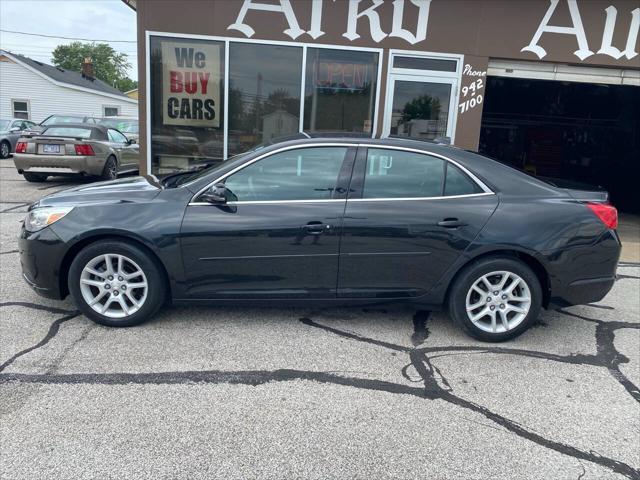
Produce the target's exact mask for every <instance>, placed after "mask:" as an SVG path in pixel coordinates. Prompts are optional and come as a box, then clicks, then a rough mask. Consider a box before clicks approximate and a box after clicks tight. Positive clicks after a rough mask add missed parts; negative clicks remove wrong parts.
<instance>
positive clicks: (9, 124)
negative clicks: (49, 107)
mask: <svg viewBox="0 0 640 480" xmlns="http://www.w3.org/2000/svg"><path fill="white" fill-rule="evenodd" d="M35 125H36V124H35V123H34V122H32V121H30V120H25V119H23V118H0V158H9V155H11V153H12V152H13V151H15V148H16V143H17V142H18V139H19V138H20V137H21V136H22V134H23V133H24V131H25V130H28V129H29V128H32V127H34V126H35Z"/></svg>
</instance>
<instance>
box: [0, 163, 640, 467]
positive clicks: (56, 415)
mask: <svg viewBox="0 0 640 480" xmlns="http://www.w3.org/2000/svg"><path fill="white" fill-rule="evenodd" d="M56 180H57V179H56ZM69 184H70V182H69V181H55V180H54V181H51V180H50V181H49V182H47V183H46V184H27V183H26V182H24V181H23V180H22V178H21V177H20V176H18V175H17V174H16V172H15V170H14V169H13V166H12V165H11V162H10V161H9V162H7V161H4V162H2V163H1V164H0V416H1V420H0V478H3V479H31V478H41V477H45V476H46V477H48V478H69V479H71V478H73V479H80V478H83V479H84V478H87V479H88V478H118V479H123V478H131V479H140V478H225V479H226V478H229V479H231V478H274V479H275V478H317V479H328V478H429V479H459V478H468V479H489V478H491V479H549V478H554V479H564V478H568V479H578V478H581V479H609V478H611V479H614V478H615V479H617V478H640V390H639V387H640V318H639V317H640V315H639V314H640V288H639V287H640V285H639V284H640V265H639V264H636V263H622V264H621V266H620V269H619V280H618V282H616V285H615V287H614V289H613V290H612V292H611V293H610V294H609V295H608V296H607V297H606V298H605V299H604V300H602V301H601V302H599V303H598V304H593V305H587V306H578V307H571V308H567V309H564V310H562V311H544V312H543V314H542V316H541V322H540V324H539V325H537V326H536V327H535V328H532V329H531V330H529V331H528V332H526V333H525V334H523V335H522V336H521V337H519V338H518V339H516V340H514V341H511V342H507V343H502V344H486V343H481V342H478V341H475V340H473V339H471V338H469V337H467V336H465V335H464V334H463V333H462V332H461V331H460V330H459V329H458V328H456V327H455V326H454V325H453V324H452V323H451V321H450V320H449V319H448V318H447V316H446V314H443V313H431V314H430V313H429V312H424V311H416V310H415V309H412V308H410V307H403V306H387V307H375V308H364V309H363V308H331V309H311V308H288V309H284V308H280V309H275V308H273V309H260V308H243V307H234V308H231V307H198V308H196V307H193V308H186V307H180V308H177V307H176V308H171V309H165V310H164V311H162V312H161V313H160V314H159V315H158V316H157V318H155V319H154V320H153V321H151V322H149V323H147V324H145V325H142V326H140V327H135V328H129V329H110V328H107V327H102V326H99V325H95V324H93V323H92V322H90V321H89V320H87V319H86V318H84V317H83V316H82V315H79V314H78V313H77V312H76V311H75V308H74V307H73V305H72V304H71V303H70V301H68V300H67V301H64V302H56V301H51V300H46V299H43V298H40V297H38V296H37V295H36V294H35V293H33V292H32V291H31V290H30V288H29V287H28V286H27V285H26V284H25V283H24V282H23V280H22V279H21V276H20V265H19V263H20V262H19V258H18V254H17V240H16V237H17V233H18V231H19V226H20V224H19V221H20V220H22V218H23V217H24V212H25V211H26V206H27V205H28V203H29V202H31V201H34V200H37V199H38V198H39V197H40V196H42V195H45V194H48V193H51V192H53V191H55V190H56V189H60V188H64V187H65V186H66V185H69Z"/></svg>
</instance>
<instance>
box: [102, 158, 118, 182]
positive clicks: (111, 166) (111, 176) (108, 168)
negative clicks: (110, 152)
mask: <svg viewBox="0 0 640 480" xmlns="http://www.w3.org/2000/svg"><path fill="white" fill-rule="evenodd" d="M116 178H118V162H117V161H116V159H115V157H113V156H111V157H109V158H107V161H106V162H105V163H104V168H103V169H102V174H101V175H100V179H101V180H115V179H116Z"/></svg>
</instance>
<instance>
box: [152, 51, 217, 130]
mask: <svg viewBox="0 0 640 480" xmlns="http://www.w3.org/2000/svg"><path fill="white" fill-rule="evenodd" d="M162 77H163V82H162V85H163V89H162V101H163V122H164V124H165V125H190V126H202V127H219V126H220V116H219V115H218V114H217V113H218V109H219V108H220V107H219V105H220V49H219V47H218V46H217V45H201V44H197V45H193V46H189V45H188V44H184V43H170V42H166V43H163V44H162Z"/></svg>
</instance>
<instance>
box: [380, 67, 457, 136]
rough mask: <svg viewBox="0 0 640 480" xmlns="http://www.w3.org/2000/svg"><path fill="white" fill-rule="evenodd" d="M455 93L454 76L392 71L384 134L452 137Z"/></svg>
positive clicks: (455, 81)
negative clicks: (451, 77)
mask: <svg viewBox="0 0 640 480" xmlns="http://www.w3.org/2000/svg"><path fill="white" fill-rule="evenodd" d="M455 92H457V80H456V79H450V78H441V77H433V76H426V75H402V74H392V75H391V76H390V78H389V96H388V99H387V107H386V108H385V123H384V133H385V135H391V136H399V137H409V138H419V139H425V140H433V139H436V138H444V137H449V138H450V139H451V138H452V137H453V125H454V121H453V117H454V116H453V115H452V113H453V112H455Z"/></svg>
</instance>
